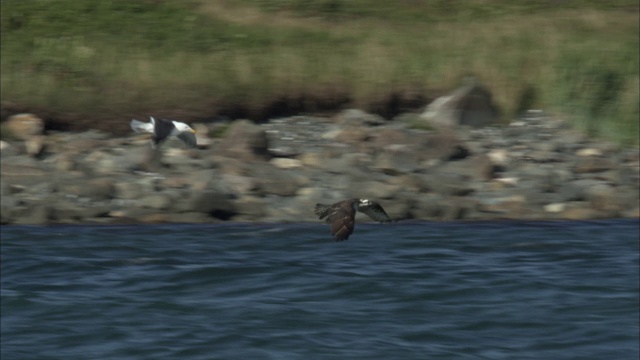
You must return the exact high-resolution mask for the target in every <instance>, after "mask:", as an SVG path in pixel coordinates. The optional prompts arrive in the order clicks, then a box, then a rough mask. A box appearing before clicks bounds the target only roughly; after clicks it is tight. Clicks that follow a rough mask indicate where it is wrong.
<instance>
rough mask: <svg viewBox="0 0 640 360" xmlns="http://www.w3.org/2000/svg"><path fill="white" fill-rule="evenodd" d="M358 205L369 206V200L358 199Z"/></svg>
mask: <svg viewBox="0 0 640 360" xmlns="http://www.w3.org/2000/svg"><path fill="white" fill-rule="evenodd" d="M358 205H361V206H367V205H371V201H369V199H360V201H359V203H358Z"/></svg>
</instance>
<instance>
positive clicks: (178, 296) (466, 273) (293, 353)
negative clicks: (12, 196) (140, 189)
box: [0, 219, 639, 360]
mask: <svg viewBox="0 0 640 360" xmlns="http://www.w3.org/2000/svg"><path fill="white" fill-rule="evenodd" d="M638 228H639V227H638V220H637V219H634V220H606V221H592V222H477V223H476V222H457V223H444V224H443V223H425V222H416V223H411V222H407V223H403V222H400V223H394V224H389V225H379V224H365V223H360V224H358V226H357V227H356V232H355V233H354V234H353V235H352V237H351V239H350V240H349V241H346V242H341V243H336V242H332V241H330V237H329V234H328V229H327V227H326V226H325V225H324V224H223V225H219V224H216V225H155V226H121V227H120V226H107V227H101V226H88V227H74V226H69V227H65V226H61V227H6V226H5V227H2V228H1V229H2V240H1V241H2V242H1V246H2V247H1V250H2V278H1V279H2V283H1V295H2V309H1V310H2V337H1V347H0V351H1V357H2V359H3V360H9V359H160V358H162V359H426V358H437V359H536V360H537V359H637V358H638V356H639V350H638V347H639V345H638V336H639V333H638V319H639V310H638V305H639V304H638V297H639V295H638V292H639V288H638V283H639V270H638V269H639V260H638V259H639V255H638Z"/></svg>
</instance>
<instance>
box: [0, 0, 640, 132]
mask: <svg viewBox="0 0 640 360" xmlns="http://www.w3.org/2000/svg"><path fill="white" fill-rule="evenodd" d="M447 3H450V6H448V7H446V6H444V5H442V2H438V1H412V2H410V4H407V5H403V3H402V2H383V1H374V0H369V1H365V0H354V1H339V0H325V1H319V2H306V1H296V0H281V1H269V2H267V1H258V0H246V1H223V0H200V1H195V0H194V1H192V2H185V3H179V2H171V1H166V2H165V1H160V2H145V1H139V2H128V1H124V0H112V1H102V2H91V1H81V0H49V1H43V0H32V1H20V0H5V1H3V2H2V23H1V26H2V33H1V36H2V69H1V70H2V77H1V85H2V101H3V103H4V102H10V103H15V104H22V105H24V106H26V107H34V108H45V109H50V110H52V111H58V112H74V113H86V114H87V115H92V114H95V113H97V112H100V113H103V114H105V113H108V114H111V116H112V117H117V115H118V114H125V113H126V114H128V113H135V112H151V111H153V112H158V111H166V112H171V111H172V110H174V109H182V110H188V111H191V112H193V113H202V114H214V113H215V111H216V109H218V108H219V107H220V106H223V105H229V104H237V105H240V106H246V107H255V108H259V107H260V106H265V105H266V104H268V103H269V102H272V101H274V100H276V99H280V98H287V97H289V98H295V97H296V96H299V95H300V94H304V95H307V96H311V97H319V98H322V97H328V98H330V97H332V96H344V97H348V98H349V99H351V102H352V105H353V106H360V107H364V108H366V107H367V106H368V105H370V104H371V103H375V102H376V101H381V100H383V99H385V97H388V96H389V95H390V94H392V93H394V92H402V91H414V92H415V91H417V92H424V93H427V94H429V95H433V94H438V93H441V92H442V91H446V90H449V89H452V88H454V87H455V86H457V85H458V84H459V82H460V80H461V78H462V77H464V76H466V75H470V74H473V75H475V76H476V77H477V78H479V79H480V80H481V81H482V82H483V83H484V84H486V85H487V86H488V87H489V88H490V89H491V90H492V92H493V93H494V100H495V101H496V102H497V104H498V105H499V106H500V108H501V109H502V113H503V114H504V117H505V119H504V120H505V121H508V120H510V119H511V118H512V117H513V116H515V114H516V112H517V111H518V110H521V109H520V107H521V105H522V103H523V101H522V99H521V98H520V97H521V94H523V93H524V92H525V91H527V90H528V91H529V94H533V95H535V96H532V97H531V98H530V99H529V100H530V101H529V102H528V103H527V105H529V106H533V107H538V108H544V109H546V110H548V111H552V112H557V113H564V114H565V116H567V117H568V118H570V119H572V120H573V121H574V123H575V124H576V125H577V126H580V127H582V128H584V129H585V130H587V131H588V132H589V133H590V134H592V135H595V136H606V137H610V138H612V139H615V140H616V141H619V142H623V143H629V142H631V143H634V142H635V143H637V142H638V140H637V132H638V116H639V113H638V107H639V106H638V104H639V94H638V66H639V61H638V47H639V41H638V12H637V4H636V3H635V2H632V1H616V2H609V3H608V4H609V5H607V6H605V5H602V3H600V2H589V1H586V2H585V1H583V2H576V1H567V2H563V4H566V6H564V7H562V6H560V7H558V6H555V7H553V8H552V7H551V6H552V5H549V4H548V2H545V1H530V2H526V4H525V5H523V4H522V2H510V1H504V0H493V1H478V2H475V1H470V2H457V1H453V2H447ZM391 4H394V5H391ZM633 6H635V9H636V10H634V11H627V8H629V7H631V9H633Z"/></svg>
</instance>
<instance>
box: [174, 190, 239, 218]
mask: <svg viewBox="0 0 640 360" xmlns="http://www.w3.org/2000/svg"><path fill="white" fill-rule="evenodd" d="M233 199H234V196H233V195H232V194H229V193H224V192H220V191H214V190H206V191H202V192H192V193H191V195H190V196H189V197H188V198H185V199H181V200H180V201H178V202H177V203H176V204H175V206H174V207H173V210H174V211H177V212H199V213H205V214H208V215H209V216H212V217H214V218H218V219H222V220H228V219H230V218H231V217H233V216H234V215H236V214H237V213H238V210H237V208H236V206H235V204H234V201H233Z"/></svg>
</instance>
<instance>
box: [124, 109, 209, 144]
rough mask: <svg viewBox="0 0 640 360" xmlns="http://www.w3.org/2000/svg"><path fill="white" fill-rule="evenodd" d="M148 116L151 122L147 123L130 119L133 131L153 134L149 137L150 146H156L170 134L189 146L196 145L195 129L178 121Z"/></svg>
mask: <svg viewBox="0 0 640 360" xmlns="http://www.w3.org/2000/svg"><path fill="white" fill-rule="evenodd" d="M150 118H151V122H148V123H145V122H142V121H138V120H136V119H133V120H131V128H132V129H133V131H135V132H148V133H151V134H153V137H152V139H151V146H153V148H156V147H158V146H159V145H160V144H161V143H162V142H163V141H165V140H167V138H169V137H170V136H175V137H177V138H178V139H180V140H182V142H183V143H185V144H187V146H189V147H192V148H194V147H196V146H198V144H197V142H196V136H195V135H194V134H195V133H196V131H195V130H193V129H192V128H191V127H190V126H189V125H187V124H185V123H183V122H179V121H171V120H164V119H154V118H153V117H152V116H150Z"/></svg>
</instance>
